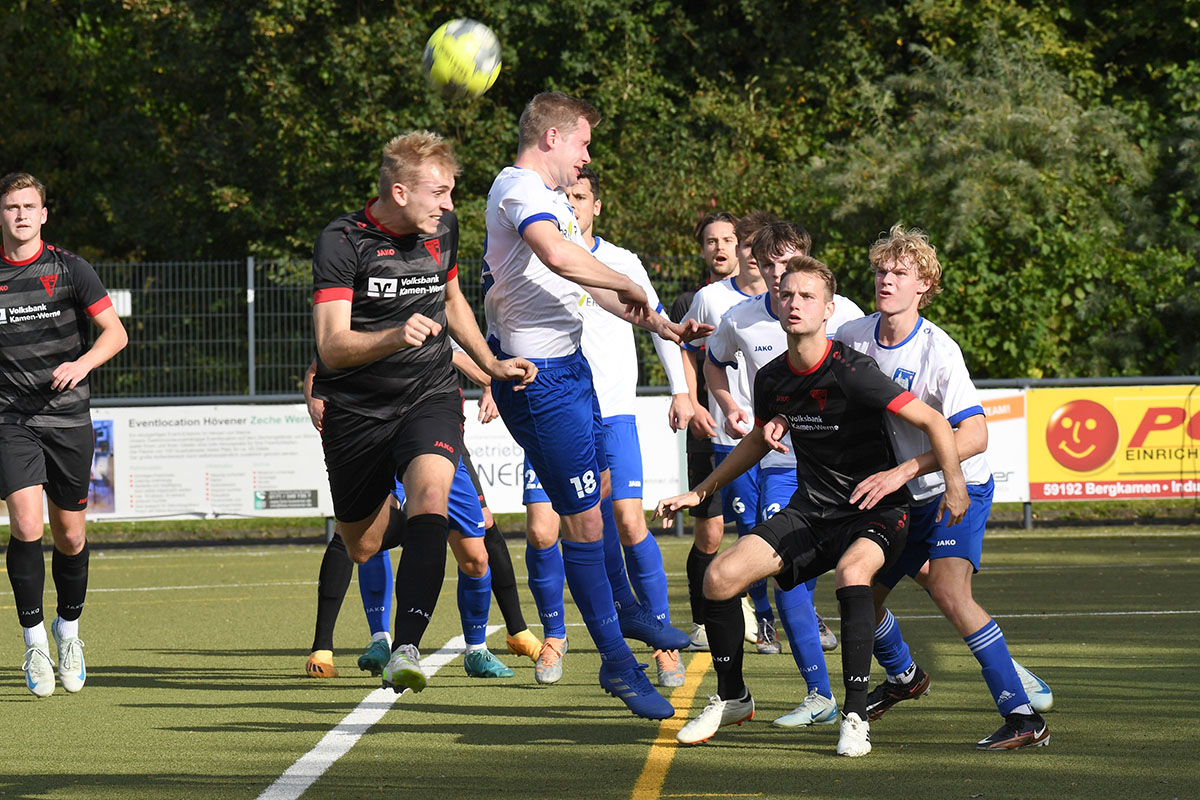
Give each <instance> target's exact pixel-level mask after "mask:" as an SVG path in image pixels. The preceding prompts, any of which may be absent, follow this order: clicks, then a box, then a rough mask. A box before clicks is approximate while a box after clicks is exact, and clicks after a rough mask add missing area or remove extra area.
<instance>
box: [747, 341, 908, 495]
mask: <svg viewBox="0 0 1200 800" xmlns="http://www.w3.org/2000/svg"><path fill="white" fill-rule="evenodd" d="M914 399H915V398H914V397H913V395H912V394H910V393H909V392H907V391H905V390H904V388H903V387H901V386H900V385H898V384H897V383H895V382H894V381H892V380H891V379H890V378H888V377H887V376H886V375H884V374H883V373H882V372H880V371H879V368H878V367H877V366H876V365H875V360H874V359H873V358H871V357H870V356H867V355H864V354H862V353H859V352H858V351H856V350H854V349H852V348H850V347H847V346H846V345H843V344H842V343H841V342H829V343H828V346H827V349H826V351H825V357H824V358H823V359H822V360H821V362H820V363H819V364H817V365H816V366H815V367H813V368H812V369H810V370H806V371H805V372H797V371H796V370H794V369H793V368H792V366H791V364H789V363H788V360H787V353H786V352H785V353H784V354H783V355H781V356H780V357H779V358H776V359H774V360H773V361H770V362H768V363H767V364H765V365H764V366H763V367H762V368H761V369H760V370H759V371H758V375H757V376H756V377H755V380H754V416H755V424H757V425H759V426H762V425H765V424H766V423H767V422H769V421H770V420H771V419H772V418H773V417H775V416H777V415H783V417H784V419H786V420H787V424H788V427H789V428H790V429H791V434H792V448H793V452H794V453H795V455H796V477H797V480H798V482H799V487H800V488H799V489H798V490H797V492H796V499H798V500H800V501H801V502H802V503H803V504H804V505H806V506H808V507H810V508H811V509H812V510H814V511H815V512H817V513H820V514H822V515H823V516H838V515H841V514H845V513H848V512H853V511H855V510H856V509H855V508H854V507H853V506H851V505H850V493H851V492H853V491H854V487H855V486H857V485H858V484H859V483H861V482H862V481H863V479H865V478H867V477H869V476H870V475H873V474H874V473H876V472H879V471H881V470H885V469H889V468H891V467H894V466H895V465H896V459H895V456H894V455H893V453H892V447H891V442H890V440H889V439H888V436H887V429H886V427H885V426H884V414H886V413H889V412H890V413H895V412H897V411H899V410H900V409H901V408H903V407H904V406H905V405H906V404H907V403H909V402H910V401H912V400H914ZM907 500H908V497H907V495H906V494H905V492H904V489H903V487H901V489H900V491H897V492H893V493H892V494H890V495H888V496H887V497H886V498H884V499H883V500H881V501H880V503H879V505H880V506H890V505H903V504H905V503H906V502H907Z"/></svg>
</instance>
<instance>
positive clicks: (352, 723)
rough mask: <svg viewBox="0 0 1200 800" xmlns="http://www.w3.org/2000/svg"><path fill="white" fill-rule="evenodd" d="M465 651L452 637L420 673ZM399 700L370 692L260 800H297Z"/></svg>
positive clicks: (429, 673)
mask: <svg viewBox="0 0 1200 800" xmlns="http://www.w3.org/2000/svg"><path fill="white" fill-rule="evenodd" d="M498 630H500V626H499V625H489V626H488V629H487V633H488V635H489V636H491V635H492V634H493V633H495V632H496V631H498ZM465 648H466V640H464V639H463V637H462V636H455V637H454V638H453V639H451V640H450V641H448V642H446V644H444V645H442V649H441V650H438V651H437V652H436V653H434V654H433V655H429V656H426V657H425V658H422V659H421V669H422V670H423V671H424V672H425V674H426V675H427V676H430V677H432V676H433V675H434V674H436V673H437V671H438V670H439V669H441V668H442V667H444V666H446V665H447V664H449V663H450V662H451V661H453V660H454V659H456V658H458V657H459V656H460V655H462V653H463V650H464V649H465ZM404 691H405V692H407V691H408V690H407V689H405V690H404ZM399 698H400V695H399V694H397V693H396V692H393V691H392V690H391V689H376V690H375V691H373V692H371V693H370V694H369V695H367V696H366V697H365V698H363V701H362V702H361V703H359V704H358V705H357V706H356V707H355V709H354V710H353V711H351V712H350V713H349V714H347V715H346V716H345V717H344V718H343V719H342V721H341V722H339V723H338V724H337V725H336V726H335V727H334V728H333V730H331V731H330V732H329V733H327V734H325V736H324V737H322V739H321V741H319V742H317V746H316V747H314V748H313V749H312V750H309V751H308V752H307V753H305V754H304V755H302V756H301V757H300V758H299V759H298V760H297V761H296V763H295V764H292V766H290V767H288V768H287V771H285V772H284V773H283V774H282V775H280V776H279V777H278V778H277V779H276V780H275V782H274V783H272V784H271V785H270V786H268V787H267V788H266V790H265V791H264V792H263V793H262V794H260V795H259V796H258V798H259V800H296V798H298V797H300V795H302V794H304V792H306V791H307V790H308V788H309V787H310V786H312V785H313V784H314V783H316V781H317V779H319V778H320V777H321V776H322V775H324V774H325V771H326V770H328V769H329V768H330V767H331V766H333V763H334V762H335V761H337V760H338V759H339V758H341V757H342V756H344V755H346V753H348V752H350V748H351V747H353V746H354V744H355V743H356V742H357V741H358V740H359V739H360V738H362V735H363V734H364V733H366V732H367V730H368V729H369V728H370V727H371V726H372V725H374V724H375V723H376V722H378V721H379V720H380V719H382V718H383V715H384V714H385V713H387V710H388V709H389V708H391V707H392V704H393V703H395V702H396V700H397V699H399Z"/></svg>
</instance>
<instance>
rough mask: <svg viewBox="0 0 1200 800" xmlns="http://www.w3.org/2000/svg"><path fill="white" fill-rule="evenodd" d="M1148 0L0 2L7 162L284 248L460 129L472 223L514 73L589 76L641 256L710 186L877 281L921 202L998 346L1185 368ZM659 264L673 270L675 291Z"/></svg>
mask: <svg viewBox="0 0 1200 800" xmlns="http://www.w3.org/2000/svg"><path fill="white" fill-rule="evenodd" d="M452 16H471V17H475V18H478V19H481V20H484V21H485V22H486V23H487V24H489V25H490V26H492V27H493V28H494V29H495V30H496V32H497V34H498V35H499V37H500V39H501V42H502V44H503V46H504V58H505V64H504V68H503V71H502V73H501V78H500V80H499V82H498V83H497V85H496V86H495V87H494V88H493V89H492V90H491V91H489V92H488V93H487V94H486V95H484V96H483V97H482V98H479V99H477V100H473V101H467V102H450V101H447V100H444V99H443V98H441V97H440V96H438V95H437V94H435V93H433V92H431V91H430V90H429V89H428V87H427V86H426V84H425V82H424V77H423V75H422V71H421V63H420V62H421V52H422V49H423V46H424V41H425V38H426V37H427V36H428V34H429V32H430V31H432V30H433V29H434V28H435V27H436V26H437V25H438V24H440V23H441V22H443V21H445V20H446V19H448V18H450V17H452ZM1198 16H1200V14H1198V10H1197V7H1196V4H1195V3H1194V2H1193V0H1164V2H1162V3H1158V4H1155V5H1154V6H1152V7H1147V6H1135V5H1131V4H1128V3H1125V4H1120V3H1116V2H1113V0H1099V2H1088V3H1082V2H1079V0H1075V1H1074V2H1049V1H1048V0H1036V1H1035V2H1024V3H1020V4H1018V3H1016V2H1011V0H981V2H972V3H966V2H963V0H908V2H905V3H882V2H876V1H872V0H868V2H854V3H851V2H846V1H845V0H824V1H823V2H818V0H723V1H722V2H710V1H708V0H700V1H699V2H695V3H689V4H676V3H667V2H662V0H579V1H578V2H577V3H575V4H573V5H572V7H571V11H570V13H564V10H563V6H562V4H561V3H553V2H547V0H525V1H524V2H519V3H517V2H509V0H493V1H492V2H488V3H483V2H475V1H473V0H464V2H460V3H455V4H445V3H439V2H410V3H402V2H400V1H399V0H356V1H355V2H342V1H339V0H247V2H245V3H240V4H226V3H215V2H211V0H123V2H121V3H119V4H118V3H112V2H111V1H110V0H42V1H41V2H30V1H29V0H15V2H12V3H9V4H7V5H6V6H5V7H4V8H3V9H0V65H2V66H3V68H4V74H5V75H6V76H7V77H8V78H9V79H8V80H6V81H5V82H4V86H3V88H2V89H0V92H2V93H3V95H2V96H3V99H4V101H5V108H6V109H7V110H8V119H7V120H6V122H7V124H6V126H5V133H4V158H3V161H4V164H3V165H0V169H2V170H3V171H9V170H15V169H24V170H28V171H31V172H34V173H36V174H38V175H39V176H41V177H42V178H43V179H44V180H45V181H46V182H47V184H48V185H49V187H50V190H51V195H52V207H51V208H52V221H51V224H50V231H49V232H50V233H51V236H52V238H53V239H55V240H56V241H60V242H62V243H63V244H64V245H66V246H69V247H72V248H74V249H76V250H78V251H80V252H81V253H83V254H85V255H87V256H90V257H92V258H105V259H129V260H143V259H192V258H202V259H212V258H239V257H244V256H245V255H248V254H249V255H255V256H259V257H265V258H283V259H288V258H292V259H294V258H299V259H303V258H305V257H307V256H308V255H309V254H310V253H311V244H312V241H313V239H314V238H315V236H316V234H317V232H318V231H319V230H320V229H321V228H322V227H323V225H324V224H325V223H326V222H327V221H328V220H329V219H331V218H332V217H334V216H336V215H338V214H340V213H343V212H344V211H346V210H348V209H350V208H353V207H355V206H357V205H359V204H361V203H363V202H364V201H365V200H366V199H367V198H368V197H369V196H370V195H371V194H372V193H373V184H374V175H375V172H376V169H377V161H378V151H379V148H380V146H381V145H382V144H383V142H384V141H385V140H386V139H388V138H389V137H391V136H392V135H395V134H396V133H399V132H402V131H404V130H408V129H412V128H416V127H428V128H431V129H434V130H437V131H439V132H441V133H443V134H444V135H447V136H448V137H450V138H451V139H452V140H453V141H454V142H455V143H456V146H457V148H458V152H459V155H460V158H461V160H462V161H463V166H464V171H463V174H462V176H461V178H460V180H459V185H458V188H457V190H456V203H457V204H458V208H459V213H460V216H461V218H462V220H463V256H464V257H475V256H478V255H479V254H480V252H481V251H482V244H483V211H484V205H485V198H486V193H487V189H488V186H489V185H490V182H491V179H492V177H493V176H494V175H495V173H496V172H497V171H498V170H499V169H500V168H501V167H503V166H504V165H506V164H507V163H510V161H511V159H512V157H513V155H514V148H515V142H516V123H517V117H518V116H519V114H520V111H521V108H522V106H523V104H524V102H525V101H526V100H527V99H528V98H529V97H530V96H531V95H532V94H533V93H535V92H537V91H540V90H542V89H562V90H565V91H568V92H570V93H573V94H577V95H581V96H584V97H586V98H588V99H589V100H591V101H592V102H593V103H594V104H595V105H596V106H597V107H599V108H600V110H601V112H602V113H603V115H604V121H603V123H602V124H601V126H600V127H599V128H598V129H597V131H596V135H595V145H594V148H593V157H594V159H595V166H596V167H597V169H598V171H599V172H600V173H601V175H602V178H603V180H604V184H605V201H606V202H605V212H604V215H603V216H602V217H601V218H600V221H599V227H600V232H601V234H602V235H604V236H605V238H608V239H611V240H613V241H616V242H618V243H620V244H622V245H624V246H627V247H630V248H631V249H634V250H636V251H638V252H641V253H643V254H647V255H648V256H651V257H652V258H650V259H649V261H650V263H651V267H652V273H656V279H658V280H661V281H664V282H670V283H675V282H678V281H679V280H681V279H682V278H684V277H688V276H685V275H683V274H681V269H691V267H690V266H689V267H686V268H683V267H680V266H679V265H681V264H687V265H691V264H694V261H692V260H691V259H689V258H688V256H692V255H694V250H695V246H694V243H693V242H692V241H691V237H690V233H691V228H692V225H693V224H694V222H695V220H696V219H698V218H699V216H700V215H702V214H703V213H705V212H706V211H707V210H710V209H712V208H715V207H723V208H728V209H731V210H733V211H735V212H743V211H747V210H750V209H751V208H764V209H769V210H773V211H775V212H777V213H780V214H781V215H785V216H788V217H791V218H796V219H799V220H801V221H802V222H803V223H804V224H805V225H806V226H807V227H809V228H810V230H811V231H812V232H813V234H814V240H815V241H816V246H817V249H816V254H817V255H818V256H820V257H821V258H823V259H824V260H826V261H827V262H829V263H830V265H831V266H833V267H834V269H835V270H836V271H837V272H838V273H839V275H840V276H841V277H842V281H843V283H844V284H845V285H846V286H847V288H848V291H849V292H850V294H851V295H852V296H853V297H854V298H855V299H856V300H858V301H859V303H860V305H863V306H864V307H866V306H869V305H870V296H871V294H870V292H871V289H870V279H869V275H867V273H866V271H865V269H864V265H865V261H866V251H867V248H868V246H869V244H870V243H871V241H873V240H874V239H875V237H876V236H877V235H878V234H879V232H880V231H883V230H886V228H887V227H889V226H890V225H891V224H892V223H894V222H898V221H902V222H904V223H906V224H910V225H917V226H919V227H922V228H924V229H926V230H928V231H929V233H930V235H931V238H932V240H933V242H934V243H935V244H936V245H937V246H938V247H939V251H940V252H941V253H942V255H943V257H944V264H945V267H946V271H947V274H946V283H947V286H948V291H947V292H946V294H944V295H943V296H942V297H941V298H939V300H938V301H937V303H936V304H935V305H934V306H932V307H931V309H930V315H931V316H932V317H933V318H934V319H935V320H936V321H937V322H939V323H940V324H943V325H945V326H946V327H947V328H949V329H950V330H951V331H952V332H953V333H954V334H955V335H956V336H957V337H958V338H959V340H960V341H961V342H962V344H963V347H964V351H965V352H966V353H967V358H968V362H969V363H970V364H971V366H972V368H973V369H974V370H975V371H976V373H977V374H979V375H985V376H992V377H1023V376H1035V377H1036V376H1054V375H1109V374H1155V373H1188V372H1193V373H1194V372H1196V371H1198V369H1200V355H1198V352H1197V344H1196V340H1197V338H1198V337H1196V336H1195V333H1194V331H1195V330H1197V328H1198V327H1200V310H1198V305H1200V302H1198V301H1197V296H1196V291H1195V286H1196V284H1197V279H1198V278H1200V274H1198V270H1197V262H1198V259H1200V233H1198V229H1200V224H1198V223H1200V88H1198V87H1200V54H1198V53H1197V46H1196V42H1197V41H1200V37H1198V36H1197V33H1198V32H1200V31H1198V28H1200V20H1198ZM668 293H669V292H664V294H668Z"/></svg>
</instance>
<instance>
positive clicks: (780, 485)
mask: <svg viewBox="0 0 1200 800" xmlns="http://www.w3.org/2000/svg"><path fill="white" fill-rule="evenodd" d="M746 238H750V239H751V247H752V254H753V256H754V260H755V263H756V264H757V265H758V271H759V274H761V275H762V278H763V280H764V282H765V283H766V285H767V291H766V292H764V293H763V294H762V295H759V296H758V297H755V298H752V299H749V300H745V301H743V302H741V303H739V304H738V305H736V306H734V307H733V308H731V309H729V311H727V312H725V315H724V317H722V318H721V323H720V325H718V326H717V329H716V331H714V332H713V334H712V335H711V336H709V337H708V363H706V364H705V367H704V368H705V377H706V378H707V379H708V386H709V390H710V391H711V392H712V393H713V395H714V396H715V397H716V399H717V402H718V403H719V404H720V405H721V412H722V415H723V416H722V419H723V421H724V425H725V429H726V431H727V432H728V433H729V434H730V435H731V436H734V437H735V438H738V439H740V438H742V431H743V430H744V426H745V425H748V424H752V422H753V417H752V416H751V413H750V410H749V407H743V406H739V405H738V404H737V403H736V402H734V400H733V399H732V395H731V394H730V392H729V390H728V382H727V380H726V378H725V371H726V369H727V368H730V367H734V366H735V361H734V359H735V356H737V355H741V356H742V358H743V363H744V365H745V369H746V370H747V375H746V377H747V378H748V379H749V382H750V385H751V386H753V385H754V378H755V376H756V375H757V374H758V369H759V367H761V366H763V365H764V364H766V363H768V362H770V361H772V360H773V359H775V358H777V357H778V356H779V354H780V353H782V352H783V351H784V350H785V349H786V348H787V334H786V333H785V332H784V330H783V328H782V327H781V326H780V324H779V300H778V290H779V279H780V278H781V277H782V275H783V273H784V271H785V268H786V266H787V262H788V261H789V260H791V259H792V258H793V257H794V256H797V255H808V254H809V249H810V248H811V247H812V238H811V237H810V236H809V234H808V231H806V230H805V229H804V227H803V226H801V225H799V224H797V223H793V222H783V221H779V220H776V221H774V222H772V223H770V224H768V225H766V226H764V227H763V228H762V229H761V230H758V231H756V232H755V233H754V235H753V236H752V237H746V236H743V241H745V239H746ZM855 313H857V315H858V316H860V317H861V316H862V311H861V310H860V309H859V308H858V306H857V305H855V304H854V303H853V302H851V301H849V300H847V299H846V298H844V297H842V295H840V294H835V295H834V309H833V315H832V316H831V317H830V319H829V321H828V322H827V323H826V334H827V335H828V336H829V337H830V338H832V334H833V332H834V331H836V326H838V325H840V324H841V322H842V321H843V320H845V319H847V318H849V317H850V316H851V315H853V314H855ZM789 447H790V444H789ZM796 486H797V484H796V457H795V454H794V453H792V452H791V451H790V450H789V452H787V453H780V452H778V451H775V450H772V451H770V452H768V453H767V455H766V457H764V458H763V460H762V461H761V462H759V490H760V495H759V505H758V508H757V509H756V511H757V514H758V521H759V522H765V521H766V520H768V519H770V518H771V517H772V516H774V514H775V513H776V512H777V511H779V509H780V508H782V507H783V506H785V505H787V503H788V501H789V500H790V499H791V498H792V495H793V494H794V493H795V491H796ZM816 583H817V581H816V578H813V579H811V580H809V581H806V582H805V583H802V584H799V585H798V586H796V587H794V588H792V589H789V590H787V591H786V592H785V591H782V590H781V589H779V588H778V587H777V588H776V589H775V607H776V608H778V609H779V617H780V620H781V621H782V623H783V627H784V630H785V631H786V632H787V636H788V640H789V641H790V642H791V645H792V647H791V649H792V657H793V658H794V659H795V661H796V666H797V667H798V668H799V670H800V674H801V675H803V676H804V680H805V683H806V684H807V696H806V697H805V698H804V700H803V701H802V702H801V703H800V704H799V705H798V706H797V707H796V708H795V709H793V710H792V711H791V712H789V713H787V714H785V715H783V716H781V717H779V718H778V719H776V720H775V725H777V726H779V727H785V728H798V727H803V726H807V725H812V724H829V723H833V722H836V721H837V718H838V707H837V703H836V702H835V701H834V700H833V689H832V688H831V686H830V684H829V672H828V670H827V669H826V667H825V655H824V649H823V648H822V641H821V630H820V627H821V626H820V625H819V624H818V621H817V616H816V612H815V610H814V608H813V601H812V596H813V590H814V589H815V588H816ZM829 635H830V636H831V637H832V634H829ZM836 643H837V640H836V638H834V639H833V645H834V646H836Z"/></svg>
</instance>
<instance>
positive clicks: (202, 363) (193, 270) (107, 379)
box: [91, 258, 703, 405]
mask: <svg viewBox="0 0 1200 800" xmlns="http://www.w3.org/2000/svg"><path fill="white" fill-rule="evenodd" d="M645 263H646V265H647V270H648V271H649V272H650V274H651V279H652V280H653V281H654V282H655V286H656V288H657V290H658V292H659V294H660V296H661V298H662V302H663V303H664V304H666V305H670V303H671V302H672V300H674V298H675V297H676V296H677V295H678V294H679V293H680V292H681V291H683V290H684V289H688V288H693V287H694V285H695V279H694V278H687V279H683V280H680V279H678V278H674V279H669V280H664V281H660V280H659V279H658V277H657V276H658V275H661V274H666V275H681V274H683V275H699V274H700V272H701V268H702V266H703V265H702V262H701V261H700V260H699V259H698V258H672V259H665V260H664V259H648V260H646V262H645ZM481 264H482V261H481V260H479V259H469V260H468V259H460V260H459V285H460V286H461V287H462V289H463V293H464V294H465V295H466V296H467V300H468V301H469V302H470V303H471V306H472V308H474V309H475V313H476V315H477V317H479V322H480V325H481V327H482V325H483V319H482V316H483V302H482V297H481V294H480V283H479V271H480V266H481ZM95 267H96V271H97V273H98V274H99V275H100V279H101V281H103V282H104V285H105V287H106V288H107V289H108V291H109V294H110V295H111V296H112V298H113V303H114V305H115V307H116V308H117V311H118V313H120V314H121V317H122V319H123V321H124V323H125V326H126V328H127V329H128V331H129V346H128V347H126V348H125V349H124V350H123V351H122V352H120V353H118V354H117V356H116V357H114V358H113V359H112V360H111V361H110V362H109V363H108V364H106V365H105V366H104V367H103V368H102V369H99V370H97V371H96V372H94V373H93V374H92V376H91V383H92V393H93V397H94V398H95V400H96V403H97V404H98V405H142V404H147V403H154V402H161V401H163V400H166V399H169V400H170V401H172V402H175V403H215V402H245V401H248V400H249V401H259V402H274V401H281V400H295V399H297V398H298V397H299V395H300V391H301V381H302V378H303V375H304V371H305V370H306V369H307V368H308V365H309V364H310V363H311V362H312V358H313V355H314V352H315V343H314V339H313V331H312V266H311V264H310V263H309V262H307V261H303V262H301V261H294V262H291V261H260V260H256V259H254V258H247V259H245V260H240V261H232V260H231V261H150V262H143V263H138V264H128V263H97V264H96V265H95ZM637 340H638V360H639V368H640V372H639V377H640V382H641V383H643V384H647V385H660V384H662V383H663V377H662V370H661V367H660V366H659V365H658V364H657V358H656V357H655V354H654V349H653V346H652V344H651V342H650V340H649V338H648V337H645V336H639V337H637Z"/></svg>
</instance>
